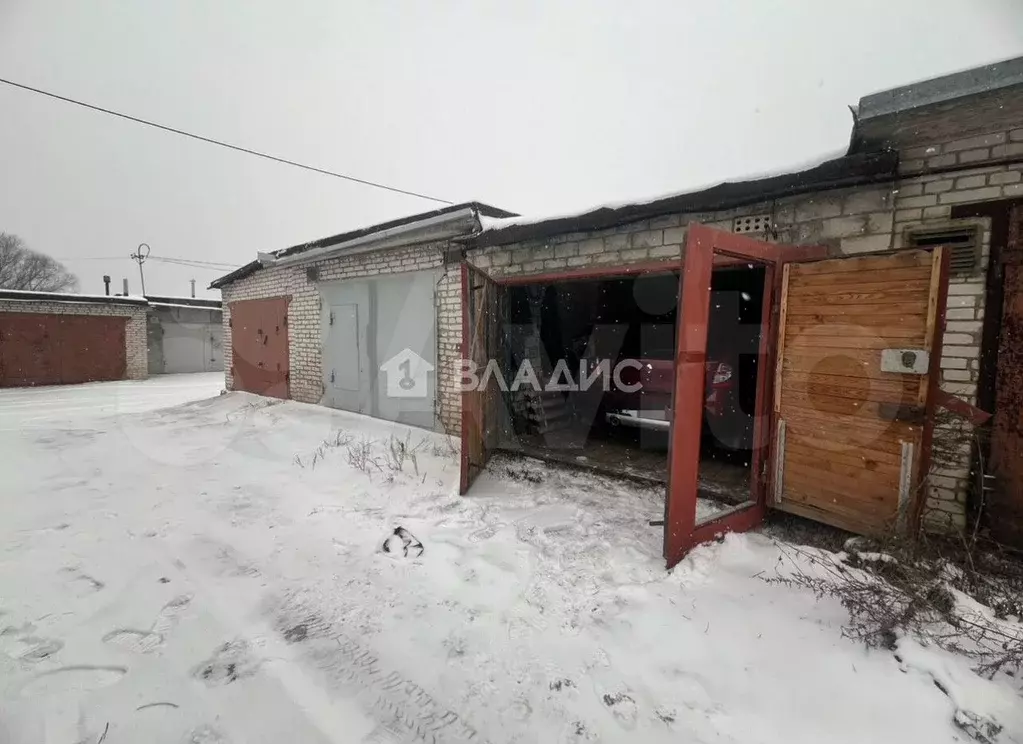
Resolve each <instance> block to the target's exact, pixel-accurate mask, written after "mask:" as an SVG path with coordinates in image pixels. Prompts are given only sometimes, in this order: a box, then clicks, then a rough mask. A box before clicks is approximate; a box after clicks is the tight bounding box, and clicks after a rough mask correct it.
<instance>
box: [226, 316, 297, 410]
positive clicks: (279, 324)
mask: <svg viewBox="0 0 1023 744" xmlns="http://www.w3.org/2000/svg"><path fill="white" fill-rule="evenodd" d="M230 308H231V374H232V376H233V378H234V389H235V390H244V391H245V392H249V393H256V394H257V395H266V396H270V397H272V398H287V397H288V396H289V387H288V385H289V381H290V379H291V374H290V366H289V365H290V362H289V359H290V353H289V347H288V298H287V297H271V298H268V299H265V300H242V301H239V302H232V303H230Z"/></svg>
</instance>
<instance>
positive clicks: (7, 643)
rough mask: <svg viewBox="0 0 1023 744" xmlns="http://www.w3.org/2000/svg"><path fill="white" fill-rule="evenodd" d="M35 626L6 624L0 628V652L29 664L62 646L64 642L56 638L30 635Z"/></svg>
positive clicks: (40, 659) (55, 651)
mask: <svg viewBox="0 0 1023 744" xmlns="http://www.w3.org/2000/svg"><path fill="white" fill-rule="evenodd" d="M33 631H35V626H34V625H32V624H31V623H27V624H25V625H23V626H21V627H20V628H15V627H12V626H8V627H6V628H4V629H3V630H0V653H3V654H5V655H7V656H9V657H10V658H12V659H17V660H19V661H27V662H29V663H31V664H35V663H37V662H40V661H43V660H44V659H48V658H50V657H51V656H53V655H54V654H56V653H58V652H59V651H60V650H61V649H62V648H64V642H63V641H59V640H57V639H56V638H40V637H39V636H35V635H32V633H33Z"/></svg>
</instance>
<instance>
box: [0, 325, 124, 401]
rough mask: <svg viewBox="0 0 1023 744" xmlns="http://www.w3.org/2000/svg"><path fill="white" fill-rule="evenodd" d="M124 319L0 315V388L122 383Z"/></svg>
mask: <svg viewBox="0 0 1023 744" xmlns="http://www.w3.org/2000/svg"><path fill="white" fill-rule="evenodd" d="M126 324H127V318H116V317H108V316H95V315H44V314H41V313H0V387H17V386H23V385H63V384H70V383H78V382H95V381H101V380H122V379H124V376H125V371H126V370H127V358H126V353H125V326H126Z"/></svg>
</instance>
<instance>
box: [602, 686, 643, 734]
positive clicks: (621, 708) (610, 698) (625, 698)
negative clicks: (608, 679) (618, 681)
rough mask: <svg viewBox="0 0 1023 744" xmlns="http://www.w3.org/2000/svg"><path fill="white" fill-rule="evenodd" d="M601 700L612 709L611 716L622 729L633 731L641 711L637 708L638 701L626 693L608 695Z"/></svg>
mask: <svg viewBox="0 0 1023 744" xmlns="http://www.w3.org/2000/svg"><path fill="white" fill-rule="evenodd" d="M601 700H602V701H603V702H604V705H606V706H607V707H608V708H610V709H611V714H612V715H613V716H614V717H615V718H616V719H617V720H618V722H619V723H620V724H621V725H622V727H624V728H626V729H632V728H634V727H635V726H636V718H637V717H638V713H639V710H638V709H637V708H636V701H635V700H633V699H632V698H631V697H630V696H629V695H626V694H625V693H624V692H616V693H607V694H605V695H604V696H603V697H602V698H601Z"/></svg>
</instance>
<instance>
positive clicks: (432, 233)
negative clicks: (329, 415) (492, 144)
mask: <svg viewBox="0 0 1023 744" xmlns="http://www.w3.org/2000/svg"><path fill="white" fill-rule="evenodd" d="M481 215H482V216H484V217H505V216H510V215H511V213H509V212H506V211H504V210H500V209H497V208H495V207H490V206H488V205H485V204H479V203H475V202H470V203H466V204H458V205H454V206H452V207H445V208H444V209H439V210H436V211H433V212H426V213H423V214H417V215H413V216H411V217H406V218H402V219H399V220H394V221H392V222H387V223H382V224H379V225H374V226H371V227H368V228H364V229H361V230H355V231H352V232H347V233H343V234H341V235H336V236H332V237H329V238H323V239H321V240H317V241H313V242H310V243H306V244H303V245H298V246H294V247H292V248H288V249H284V250H281V251H276V252H275V253H273V254H270V255H269V257H265V258H264V261H263V263H260V262H259V261H253V262H252V263H250V264H248V265H246V266H244V267H242V268H241V269H239V270H237V271H235V272H232V273H231V274H228V275H226V276H224V277H221V278H220V279H218V280H217V281H215V282H213V283H212V284H211V287H212V288H215V289H216V288H219V289H220V290H221V292H222V296H223V305H224V347H225V348H224V358H225V359H231V356H232V346H231V344H232V339H231V330H232V329H231V327H230V326H231V303H233V302H237V301H242V300H254V299H265V298H270V297H288V298H290V299H289V305H288V317H287V322H288V323H287V324H288V328H287V330H288V344H289V354H290V380H289V396H290V397H291V398H292V399H294V400H298V401H302V402H305V403H318V404H322V405H330V406H334V407H339V408H347V409H349V410H362V411H363V412H365V413H367V414H370V415H379V416H382V417H389V418H396V419H398V420H401V418H400V416H401V414H402V412H403V411H406V412H407V411H409V410H410V408H411V409H413V412H412V413H411V414H409V415H410V416H411V419H410V420H409V422H410V423H414V424H416V425H420V426H428V427H429V428H443V429H444V430H446V431H448V432H449V433H452V434H457V433H458V430H459V416H460V413H461V406H460V401H459V398H458V396H457V394H456V388H455V385H456V381H455V380H453V379H452V376H451V375H449V374H442V371H443V370H449V369H452V368H453V367H454V365H456V364H457V361H458V359H459V354H460V349H459V347H460V344H461V328H462V326H461V323H462V319H461V312H460V309H459V296H460V291H461V287H460V266H461V253H462V249H461V244H460V243H459V242H457V241H458V240H460V239H465V238H467V237H468V236H470V235H472V234H474V233H476V232H478V231H479V229H480V216H481ZM377 277H379V278H391V279H393V280H394V281H395V282H397V283H398V284H397V285H394V286H399V285H401V284H403V283H404V285H405V286H406V287H407V288H408V289H409V290H410V291H411V292H412V295H411V296H412V297H414V298H415V299H413V300H412V301H411V305H410V306H409V307H407V308H406V307H405V302H404V299H405V298H404V296H403V301H402V306H403V309H400V310H399V311H398V312H397V313H395V312H393V311H394V310H395V308H394V307H393V306H394V298H395V297H397V296H398V295H399V294H400V293H399V292H397V291H396V290H392V289H391V288H390V287H388V286H387V285H388V282H383V283H380V284H379V286H377V283H376V282H373V284H374V289H378V290H380V291H379V292H375V294H376V295H377V296H376V300H377V301H379V300H381V299H383V300H384V302H385V303H387V307H386V308H385V309H384V311H382V312H381V311H380V310H379V309H376V310H374V309H372V308H371V307H370V297H369V287H370V283H371V282H372V280H373V279H374V278H377ZM401 277H406V278H404V279H402V278H401ZM409 277H418V279H410V278H409ZM427 277H428V278H429V281H430V282H431V283H432V291H430V292H429V293H427V291H426V290H427V285H426V278H427ZM381 288H382V289H381ZM427 294H428V296H427ZM346 297H347V298H348V300H347V301H346V299H345V298H346ZM352 300H354V301H352ZM360 300H361V304H363V305H364V307H363V312H362V314H361V315H362V317H361V319H360V318H353V317H352V308H350V307H349V308H342V307H340V306H343V305H356V306H358V305H359V304H360ZM332 302H333V303H334V304H335V306H336V307H335V310H334V319H335V324H336V325H335V326H331V325H330V312H331V303H332ZM345 313H348V315H347V316H345V315H344V314H345ZM354 314H355V315H356V316H358V315H359V312H358V309H356V310H354ZM345 317H347V322H348V323H349V325H348V326H346V327H347V328H348V329H349V330H351V329H352V326H351V323H352V322H353V321H354V324H355V330H354V333H349V337H350V338H349V341H348V342H347V343H346V342H345V341H343V340H342V339H341V338H340V337H341V336H342V335H343V334H342V330H343V329H342V326H341V323H342V321H344V318H345ZM360 324H361V325H362V331H361V338H362V341H363V345H362V347H361V348H360V347H359V338H360V331H359V326H360ZM388 326H390V327H393V328H394V329H395V330H394V332H393V333H392V334H391V335H392V336H394V338H395V340H396V342H397V341H398V340H401V339H407V340H409V341H410V342H418V343H420V344H422V343H423V342H424V340H425V343H426V344H427V345H426V346H425V347H424V346H420V347H419V348H421V349H423V351H428V350H429V347H431V346H432V347H433V352H434V353H433V355H432V359H431V358H427V361H428V362H429V363H430V364H431V365H432V366H434V367H436V369H435V370H433V371H432V372H430V375H431V378H430V381H429V384H430V386H431V393H430V394H429V396H428V398H427V400H428V401H430V400H431V399H432V402H430V404H429V406H430V408H431V409H432V410H429V411H425V410H423V409H417V408H416V404H414V403H409V402H407V401H406V402H405V403H402V404H397V405H395V404H393V403H392V404H390V405H388V403H387V401H384V402H383V404H381V400H380V398H379V397H378V395H379V394H378V387H379V384H380V383H381V378H380V376H379V375H374V377H376V379H375V380H370V379H368V378H369V377H370V375H371V372H373V371H374V369H376V370H378V369H379V364H382V363H384V362H385V361H387V359H386V358H384V356H383V354H385V353H386V352H387V349H389V348H390V347H389V346H388V347H387V348H382V346H385V345H383V344H381V339H380V338H379V335H380V333H385V332H386V327H388ZM371 330H373V331H374V333H373V337H372V341H373V345H372V346H373V347H374V348H371V347H370V341H371V336H370V331H371ZM352 341H354V342H355V346H354V347H352V346H350V344H351V342H352ZM406 345H407V344H406ZM402 348H405V346H403V347H402ZM410 348H413V350H415V348H414V347H410ZM370 351H374V354H373V359H374V360H376V361H377V364H376V366H375V368H374V367H371V366H370V363H371V359H370V358H369V352H370ZM346 352H350V354H351V355H354V356H359V355H361V356H362V357H363V358H362V362H361V364H360V365H355V366H354V372H355V375H356V378H357V389H358V390H359V391H362V392H356V394H355V395H354V396H351V395H346V392H348V393H351V392H355V391H351V390H347V391H346V390H345V389H344V388H341V387H340V385H339V383H341V378H342V377H344V378H345V380H347V384H348V385H349V387H352V385H351V381H352V374H353V365H352V364H351V363H350V358H348V357H347V356H346ZM417 353H418V352H417ZM332 372H333V376H334V381H333V382H332V381H331V373H332ZM225 385H226V387H227V389H228V390H234V389H236V385H235V380H234V376H233V374H232V370H231V365H230V364H229V363H228V364H226V365H225ZM434 391H439V393H440V394H439V395H438V394H437V392H434ZM353 397H354V399H353Z"/></svg>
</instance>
